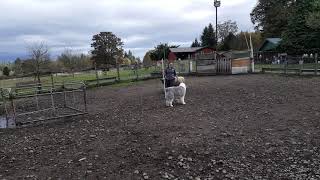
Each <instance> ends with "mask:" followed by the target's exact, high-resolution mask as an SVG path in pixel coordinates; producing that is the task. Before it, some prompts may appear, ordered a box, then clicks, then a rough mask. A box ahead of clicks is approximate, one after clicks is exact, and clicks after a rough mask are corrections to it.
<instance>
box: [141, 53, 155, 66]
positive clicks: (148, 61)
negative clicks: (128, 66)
mask: <svg viewBox="0 0 320 180" xmlns="http://www.w3.org/2000/svg"><path fill="white" fill-rule="evenodd" d="M152 65H153V62H152V59H151V51H148V52H147V53H146V54H145V55H144V57H143V66H144V67H147V68H148V67H151V66H152Z"/></svg>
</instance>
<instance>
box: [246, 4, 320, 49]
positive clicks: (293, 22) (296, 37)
mask: <svg viewBox="0 0 320 180" xmlns="http://www.w3.org/2000/svg"><path fill="white" fill-rule="evenodd" d="M319 19H320V0H298V1H297V0H259V1H258V3H257V5H256V6H255V7H254V9H253V10H252V13H251V20H252V23H253V24H254V25H255V28H256V30H258V31H261V32H262V36H263V37H264V38H271V37H281V38H282V41H281V45H280V48H279V51H284V52H287V53H289V54H300V55H301V54H304V53H316V52H319V51H320V20H319Z"/></svg>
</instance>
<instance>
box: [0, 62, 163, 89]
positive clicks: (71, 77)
mask: <svg viewBox="0 0 320 180" xmlns="http://www.w3.org/2000/svg"><path fill="white" fill-rule="evenodd" d="M155 70H157V68H156V67H151V68H139V69H138V70H137V71H135V70H132V69H121V70H120V79H121V80H129V79H136V78H137V74H138V78H143V77H148V76H150V74H151V73H152V72H154V71H155ZM136 73H137V74H136ZM97 74H98V78H99V79H104V78H108V77H117V71H116V70H115V69H112V70H110V71H104V72H103V71H98V72H97V73H96V72H95V71H85V72H76V73H73V74H72V73H55V74H53V76H52V77H53V81H54V82H56V83H61V82H74V81H83V82H84V81H91V80H96V79H97ZM52 77H51V75H43V76H42V77H41V83H43V84H51V83H52ZM35 82H36V80H35V77H21V78H12V79H2V80H0V86H1V87H16V85H17V84H31V83H35Z"/></svg>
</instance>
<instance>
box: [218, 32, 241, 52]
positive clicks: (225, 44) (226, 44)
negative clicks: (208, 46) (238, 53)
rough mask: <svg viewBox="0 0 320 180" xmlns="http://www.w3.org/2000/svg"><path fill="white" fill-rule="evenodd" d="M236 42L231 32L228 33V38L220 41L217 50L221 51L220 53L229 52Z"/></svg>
mask: <svg viewBox="0 0 320 180" xmlns="http://www.w3.org/2000/svg"><path fill="white" fill-rule="evenodd" d="M236 41H237V37H236V36H235V35H234V34H233V33H232V32H230V33H229V34H228V36H226V37H225V38H224V39H223V41H222V43H221V45H220V47H219V50H221V51H229V50H231V49H233V46H234V44H235V42H236Z"/></svg>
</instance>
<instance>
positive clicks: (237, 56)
mask: <svg viewBox="0 0 320 180" xmlns="http://www.w3.org/2000/svg"><path fill="white" fill-rule="evenodd" d="M218 55H219V56H218V59H217V73H218V74H245V73H249V72H250V71H251V60H250V51H227V52H218Z"/></svg>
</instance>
